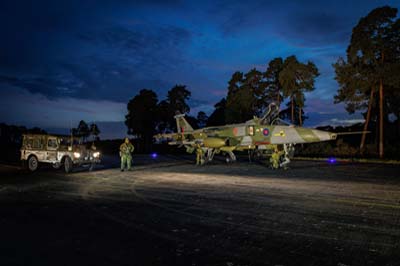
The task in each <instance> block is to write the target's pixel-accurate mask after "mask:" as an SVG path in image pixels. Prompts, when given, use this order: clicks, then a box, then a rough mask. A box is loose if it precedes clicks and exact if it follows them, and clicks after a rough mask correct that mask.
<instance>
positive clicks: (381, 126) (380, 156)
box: [379, 78, 384, 158]
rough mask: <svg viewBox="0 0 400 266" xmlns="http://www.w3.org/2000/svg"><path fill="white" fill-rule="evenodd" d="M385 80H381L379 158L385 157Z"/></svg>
mask: <svg viewBox="0 0 400 266" xmlns="http://www.w3.org/2000/svg"><path fill="white" fill-rule="evenodd" d="M383 154H384V151H383V80H382V78H381V79H380V81H379V158H383Z"/></svg>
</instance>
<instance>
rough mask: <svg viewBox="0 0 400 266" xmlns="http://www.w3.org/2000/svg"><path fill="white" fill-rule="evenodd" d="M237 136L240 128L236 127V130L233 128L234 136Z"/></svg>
mask: <svg viewBox="0 0 400 266" xmlns="http://www.w3.org/2000/svg"><path fill="white" fill-rule="evenodd" d="M237 134H238V128H237V127H234V128H233V135H234V136H237Z"/></svg>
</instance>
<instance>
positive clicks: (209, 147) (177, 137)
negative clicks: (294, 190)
mask: <svg viewBox="0 0 400 266" xmlns="http://www.w3.org/2000/svg"><path fill="white" fill-rule="evenodd" d="M174 118H175V119H176V125H177V128H178V131H179V132H177V133H169V134H158V135H155V136H154V137H155V139H156V140H158V141H160V140H169V143H168V144H170V145H180V146H185V147H186V150H187V151H188V152H189V153H192V152H193V151H194V150H195V149H196V146H197V145H200V146H201V149H202V150H203V151H204V163H207V162H210V161H212V160H213V158H214V155H215V154H218V153H221V152H222V153H224V154H226V161H227V162H233V161H236V156H235V154H234V151H245V150H249V151H252V152H254V151H256V152H257V153H261V154H272V152H274V151H275V150H277V149H278V150H280V151H282V152H281V160H280V161H281V163H280V166H281V167H283V166H284V165H287V164H288V163H289V162H290V158H291V157H293V155H294V146H295V145H296V144H302V143H312V142H321V141H329V140H335V139H336V137H337V136H338V135H339V134H341V133H332V132H327V131H322V130H317V129H312V128H304V127H298V126H294V125H290V124H287V123H286V122H285V121H283V120H281V119H280V118H279V108H278V106H277V105H275V104H273V103H272V104H270V105H269V107H268V108H267V111H266V112H265V114H264V116H263V117H261V118H258V117H254V118H253V119H252V120H249V121H247V122H245V123H241V124H231V125H224V126H217V127H206V128H201V129H196V130H194V129H193V128H192V127H191V126H190V124H189V123H188V122H187V121H186V119H185V115H183V114H178V115H176V116H175V117H174ZM357 133H359V132H357ZM345 134H347V132H346V133H345Z"/></svg>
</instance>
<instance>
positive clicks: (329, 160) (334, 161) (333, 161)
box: [328, 157, 336, 163]
mask: <svg viewBox="0 0 400 266" xmlns="http://www.w3.org/2000/svg"><path fill="white" fill-rule="evenodd" d="M328 162H329V163H336V159H335V158H334V157H330V158H329V159H328Z"/></svg>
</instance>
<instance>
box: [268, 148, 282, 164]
mask: <svg viewBox="0 0 400 266" xmlns="http://www.w3.org/2000/svg"><path fill="white" fill-rule="evenodd" d="M280 157H281V153H280V152H279V150H278V148H275V150H274V152H273V153H272V155H271V158H270V159H269V161H270V163H271V166H272V169H278V168H279V159H280Z"/></svg>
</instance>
